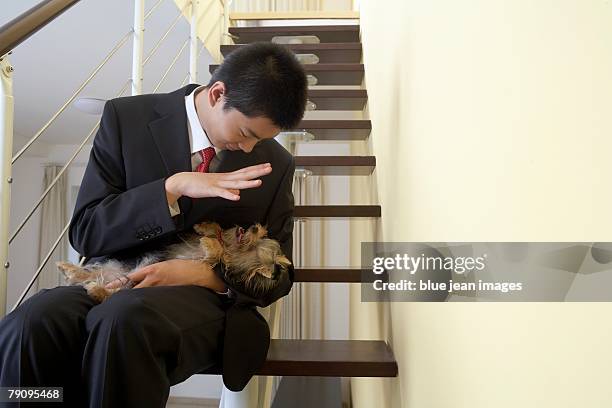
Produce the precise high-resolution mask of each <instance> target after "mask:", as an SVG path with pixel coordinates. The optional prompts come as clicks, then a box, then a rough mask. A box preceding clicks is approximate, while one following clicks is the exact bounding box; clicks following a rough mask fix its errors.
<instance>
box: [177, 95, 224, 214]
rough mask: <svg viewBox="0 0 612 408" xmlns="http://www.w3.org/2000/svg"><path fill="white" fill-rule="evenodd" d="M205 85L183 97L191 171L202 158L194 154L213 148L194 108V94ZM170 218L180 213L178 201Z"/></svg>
mask: <svg viewBox="0 0 612 408" xmlns="http://www.w3.org/2000/svg"><path fill="white" fill-rule="evenodd" d="M204 87H205V85H201V86H199V87H197V88H195V89H194V90H193V91H192V92H191V93H190V94H189V95H187V96H185V109H186V110H187V131H188V132H189V145H190V146H191V170H192V171H195V169H196V168H197V167H198V165H199V164H200V163H202V158H201V157H200V155H199V154H195V153H197V152H199V151H200V150H202V149H206V148H207V147H211V146H212V147H214V146H213V145H212V143H210V139H208V135H207V134H206V131H205V130H204V128H203V127H202V124H201V123H200V120H199V119H198V113H197V112H196V108H195V93H196V92H197V91H198V90H200V89H202V88H204ZM214 148H215V153H218V152H219V150H220V149H219V148H217V147H214ZM169 207H170V216H172V217H174V216H175V215H178V214H180V213H181V209H180V208H179V206H178V201H176V202H175V203H174V204H173V205H170V206H169Z"/></svg>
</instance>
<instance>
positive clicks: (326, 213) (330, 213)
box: [293, 205, 381, 218]
mask: <svg viewBox="0 0 612 408" xmlns="http://www.w3.org/2000/svg"><path fill="white" fill-rule="evenodd" d="M293 216H294V218H329V217H334V218H344V217H349V218H350V217H374V218H378V217H380V216H381V207H380V205H296V206H295V208H294V213H293Z"/></svg>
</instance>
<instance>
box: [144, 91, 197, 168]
mask: <svg viewBox="0 0 612 408" xmlns="http://www.w3.org/2000/svg"><path fill="white" fill-rule="evenodd" d="M198 86H199V85H198V84H190V85H187V86H186V87H183V88H181V89H178V90H176V91H174V92H171V93H169V94H167V95H163V96H162V99H161V100H160V101H159V102H158V103H157V105H155V111H156V112H157V113H158V114H159V118H158V119H155V120H153V121H152V122H150V123H149V129H150V131H151V135H152V136H153V140H154V141H155V145H156V147H157V149H158V150H159V154H160V156H161V157H162V160H163V161H164V165H165V166H166V172H167V173H168V175H169V176H170V175H172V174H175V173H178V172H181V171H191V148H190V146H189V133H188V130H187V112H186V110H185V95H188V94H189V92H191V91H192V90H193V89H195V88H197V87H198Z"/></svg>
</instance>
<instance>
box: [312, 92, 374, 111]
mask: <svg viewBox="0 0 612 408" xmlns="http://www.w3.org/2000/svg"><path fill="white" fill-rule="evenodd" d="M308 100H310V101H311V102H314V103H315V104H316V105H317V109H316V110H363V108H364V107H365V104H366V101H367V100H368V91H366V90H365V89H313V88H310V89H308Z"/></svg>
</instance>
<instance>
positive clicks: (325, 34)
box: [229, 24, 359, 44]
mask: <svg viewBox="0 0 612 408" xmlns="http://www.w3.org/2000/svg"><path fill="white" fill-rule="evenodd" d="M229 32H230V34H233V35H236V36H238V40H237V42H239V43H241V44H245V43H250V42H254V41H270V40H271V39H272V37H274V36H276V35H316V36H317V37H319V40H320V41H321V42H322V43H329V42H359V25H353V24H350V25H348V24H347V25H301V26H260V27H230V28H229Z"/></svg>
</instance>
